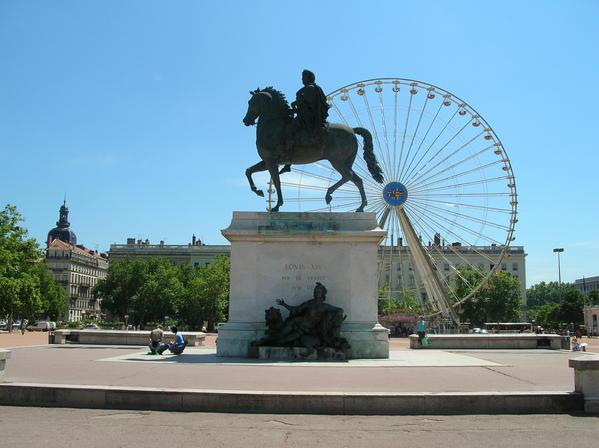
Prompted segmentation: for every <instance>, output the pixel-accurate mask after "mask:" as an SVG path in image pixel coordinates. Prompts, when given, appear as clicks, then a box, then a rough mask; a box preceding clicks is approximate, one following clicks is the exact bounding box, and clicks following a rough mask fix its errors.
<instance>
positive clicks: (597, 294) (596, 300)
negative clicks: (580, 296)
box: [587, 290, 599, 305]
mask: <svg viewBox="0 0 599 448" xmlns="http://www.w3.org/2000/svg"><path fill="white" fill-rule="evenodd" d="M587 304H588V305H599V290H594V291H591V292H590V293H589V295H588V297H587Z"/></svg>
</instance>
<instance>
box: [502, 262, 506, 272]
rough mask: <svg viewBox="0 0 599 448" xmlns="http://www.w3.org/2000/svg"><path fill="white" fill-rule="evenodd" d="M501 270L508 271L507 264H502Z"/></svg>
mask: <svg viewBox="0 0 599 448" xmlns="http://www.w3.org/2000/svg"><path fill="white" fill-rule="evenodd" d="M501 270H502V271H507V263H501Z"/></svg>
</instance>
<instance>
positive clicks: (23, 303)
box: [0, 205, 43, 328]
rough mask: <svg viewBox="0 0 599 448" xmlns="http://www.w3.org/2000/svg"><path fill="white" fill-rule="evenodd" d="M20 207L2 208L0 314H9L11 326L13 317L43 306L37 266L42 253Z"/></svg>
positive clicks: (0, 218)
mask: <svg viewBox="0 0 599 448" xmlns="http://www.w3.org/2000/svg"><path fill="white" fill-rule="evenodd" d="M22 220H23V218H22V216H21V214H20V213H19V212H18V211H17V208H16V207H14V206H12V205H7V206H6V207H5V208H4V210H2V211H0V315H1V316H3V317H7V318H8V320H9V328H11V327H12V326H11V325H10V324H11V323H12V319H13V317H29V316H34V315H35V314H37V313H39V312H41V311H42V310H43V306H42V300H41V296H40V291H39V280H38V279H37V278H36V276H35V275H34V273H33V272H32V271H33V266H34V265H35V263H36V262H37V261H39V260H40V259H41V258H42V253H41V251H40V249H39V247H38V244H37V242H36V241H35V239H33V238H27V229H25V228H24V227H21V226H19V223H20V222H21V221H22Z"/></svg>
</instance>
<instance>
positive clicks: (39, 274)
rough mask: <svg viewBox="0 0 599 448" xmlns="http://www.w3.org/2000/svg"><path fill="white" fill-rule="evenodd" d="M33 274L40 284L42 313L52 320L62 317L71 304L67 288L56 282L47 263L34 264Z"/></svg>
mask: <svg viewBox="0 0 599 448" xmlns="http://www.w3.org/2000/svg"><path fill="white" fill-rule="evenodd" d="M33 274H34V275H35V276H36V278H37V282H38V285H39V291H40V298H41V301H42V309H41V314H43V315H44V316H45V317H47V318H48V319H51V320H59V319H62V317H63V316H64V315H65V314H66V312H67V309H68V306H69V305H68V302H69V296H68V294H67V291H66V289H65V288H63V287H62V286H60V284H58V282H56V280H55V279H54V277H52V274H51V273H50V271H49V270H48V266H46V264H45V263H36V264H35V265H34V266H33Z"/></svg>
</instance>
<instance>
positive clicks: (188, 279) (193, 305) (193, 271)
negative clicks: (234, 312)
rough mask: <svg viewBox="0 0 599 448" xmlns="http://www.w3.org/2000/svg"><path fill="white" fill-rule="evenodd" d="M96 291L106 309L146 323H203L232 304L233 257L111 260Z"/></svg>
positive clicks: (213, 319)
mask: <svg viewBox="0 0 599 448" xmlns="http://www.w3.org/2000/svg"><path fill="white" fill-rule="evenodd" d="M94 293H95V294H97V295H98V296H99V297H101V298H102V309H103V310H104V311H107V312H109V313H111V314H113V315H117V316H119V317H120V318H121V319H124V316H125V315H126V314H131V317H130V320H131V321H132V322H134V323H135V324H140V325H144V324H145V323H146V322H149V321H162V320H163V319H164V318H165V317H166V316H169V317H174V318H177V319H180V320H182V321H183V322H184V323H186V324H187V325H190V326H192V327H196V328H201V327H202V325H203V322H204V321H208V326H209V328H214V324H215V323H216V322H218V321H221V320H224V319H226V315H227V310H228V303H229V259H228V258H227V257H225V256H220V257H217V258H216V259H215V261H214V263H212V264H209V265H208V266H201V267H196V266H189V265H180V266H174V265H172V264H171V263H170V262H169V261H168V260H167V259H164V258H148V259H135V260H131V259H125V260H122V261H119V262H116V263H111V264H110V265H109V267H108V273H107V276H106V278H105V279H104V280H102V281H99V282H98V284H97V285H96V287H95V288H94Z"/></svg>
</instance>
